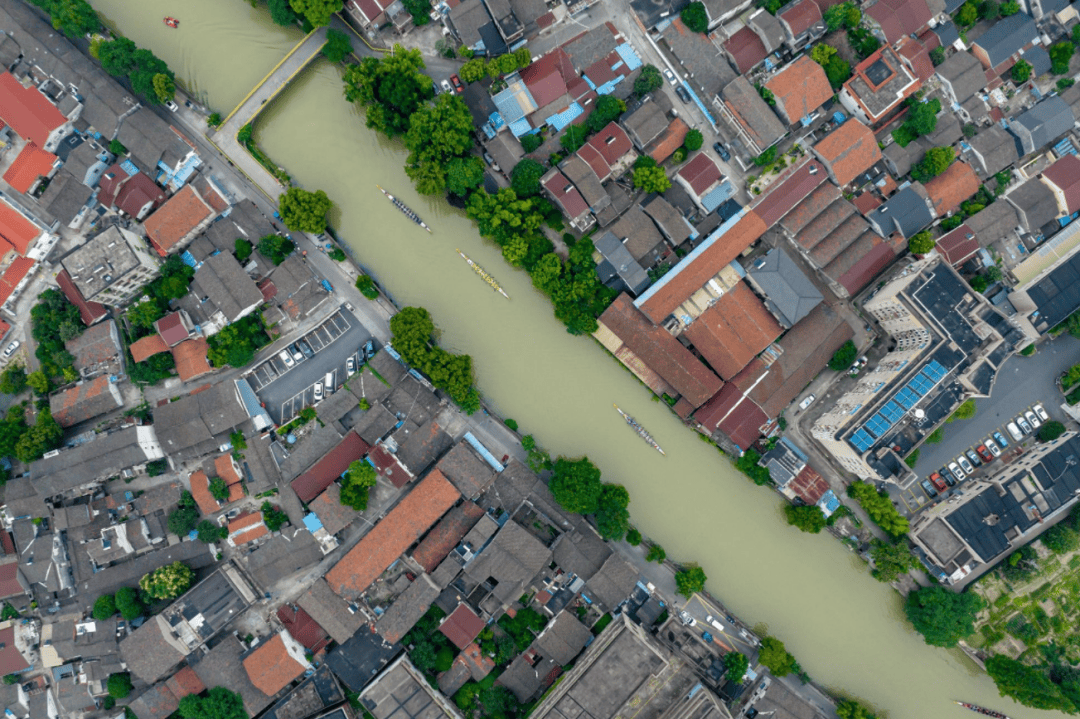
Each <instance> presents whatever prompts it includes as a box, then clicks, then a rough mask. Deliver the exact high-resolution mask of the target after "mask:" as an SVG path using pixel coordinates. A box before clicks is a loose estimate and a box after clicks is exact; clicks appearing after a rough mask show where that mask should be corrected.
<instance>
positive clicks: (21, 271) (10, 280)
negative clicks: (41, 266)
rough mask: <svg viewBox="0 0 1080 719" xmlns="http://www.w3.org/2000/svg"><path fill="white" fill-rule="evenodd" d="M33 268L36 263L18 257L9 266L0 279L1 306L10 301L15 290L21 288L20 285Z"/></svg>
mask: <svg viewBox="0 0 1080 719" xmlns="http://www.w3.org/2000/svg"><path fill="white" fill-rule="evenodd" d="M33 266H34V261H33V260H31V259H28V258H26V257H16V258H15V260H14V262H12V263H11V264H10V265H8V268H7V269H6V270H4V274H3V276H2V277H0V305H2V304H4V303H5V302H7V301H8V298H9V297H11V293H12V292H14V291H15V288H16V287H18V286H19V283H20V282H22V280H23V278H24V277H26V275H27V274H28V273H29V272H30V268H32V267H33Z"/></svg>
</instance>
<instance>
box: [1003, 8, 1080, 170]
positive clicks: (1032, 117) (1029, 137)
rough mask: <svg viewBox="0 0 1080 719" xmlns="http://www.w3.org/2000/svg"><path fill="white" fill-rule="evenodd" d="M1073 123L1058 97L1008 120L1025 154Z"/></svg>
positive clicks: (1064, 105)
mask: <svg viewBox="0 0 1080 719" xmlns="http://www.w3.org/2000/svg"><path fill="white" fill-rule="evenodd" d="M1014 17H1015V16H1014ZM1074 122H1075V118H1074V117H1073V112H1072V108H1071V107H1069V104H1068V103H1067V102H1065V101H1064V100H1062V99H1061V98H1060V97H1048V98H1046V99H1045V100H1043V101H1042V102H1040V103H1038V104H1037V105H1035V107H1033V108H1031V109H1030V110H1028V111H1027V112H1025V113H1023V114H1022V115H1020V116H1019V117H1014V118H1012V119H1010V120H1009V129H1010V130H1012V131H1013V133H1014V134H1015V135H1016V136H1017V137H1019V138H1020V141H1021V142H1022V143H1023V149H1024V153H1025V154H1027V153H1029V152H1035V151H1036V150H1038V149H1039V148H1041V147H1044V146H1045V145H1048V144H1049V143H1050V142H1051V141H1052V140H1054V139H1055V138H1058V137H1060V136H1061V135H1064V134H1065V133H1066V132H1068V131H1069V130H1070V129H1071V128H1072V126H1073V123H1074Z"/></svg>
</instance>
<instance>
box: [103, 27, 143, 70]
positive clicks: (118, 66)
mask: <svg viewBox="0 0 1080 719" xmlns="http://www.w3.org/2000/svg"><path fill="white" fill-rule="evenodd" d="M136 50H138V48H137V47H136V46H135V43H134V42H132V41H131V40H128V39H127V38H126V37H118V38H116V39H115V40H110V41H109V42H103V43H102V44H101V46H100V47H99V48H98V60H100V61H101V67H102V69H104V70H105V72H107V73H109V74H110V75H112V76H114V77H126V76H127V74H128V73H129V72H131V69H132V68H133V67H134V66H135V51H136Z"/></svg>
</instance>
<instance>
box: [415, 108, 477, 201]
mask: <svg viewBox="0 0 1080 719" xmlns="http://www.w3.org/2000/svg"><path fill="white" fill-rule="evenodd" d="M405 147H407V148H408V149H409V157H408V159H407V160H406V163H405V172H406V174H408V175H409V177H411V178H412V180H413V182H414V183H415V184H416V190H417V191H418V192H419V193H420V194H422V195H436V194H439V193H441V192H443V191H444V190H445V189H446V170H447V167H448V165H449V163H450V162H451V161H452V160H453V159H454V158H457V157H462V156H464V155H465V154H467V153H468V152H469V150H471V149H472V147H473V137H472V116H471V115H470V114H469V108H468V107H466V106H465V102H464V101H463V100H462V99H461V98H460V97H458V96H457V95H454V94H450V93H443V94H442V95H439V97H438V98H437V99H436V100H435V104H434V105H428V104H424V105H422V106H421V107H420V108H419V109H417V110H416V111H415V112H414V113H413V114H412V118H411V122H410V125H409V130H408V132H407V133H406V134H405Z"/></svg>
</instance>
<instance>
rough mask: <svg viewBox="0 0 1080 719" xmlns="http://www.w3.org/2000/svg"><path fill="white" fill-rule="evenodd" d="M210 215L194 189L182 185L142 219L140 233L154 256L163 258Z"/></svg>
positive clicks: (206, 205) (208, 208) (206, 206)
mask: <svg viewBox="0 0 1080 719" xmlns="http://www.w3.org/2000/svg"><path fill="white" fill-rule="evenodd" d="M211 213H213V210H212V209H211V208H210V205H208V204H206V200H204V199H203V198H201V197H199V193H197V192H195V188H194V187H192V186H191V185H184V187H183V189H181V190H180V191H179V192H177V193H176V194H175V195H173V196H172V197H170V198H169V199H168V201H167V202H166V203H165V204H164V205H162V206H161V207H160V208H159V209H158V210H157V211H156V212H154V214H152V215H150V216H149V217H147V218H146V222H144V223H143V229H144V230H146V236H147V237H149V238H150V242H151V244H153V245H154V248H155V249H156V250H157V251H158V254H159V255H161V256H162V257H165V256H166V255H168V254H169V251H170V250H172V248H173V247H174V246H175V245H176V244H177V243H178V242H180V241H181V240H182V239H184V237H186V236H187V234H188V233H189V232H191V231H192V230H193V229H195V228H196V227H197V226H198V225H199V223H200V222H202V221H204V220H206V219H207V218H208V217H210V215H211Z"/></svg>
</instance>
